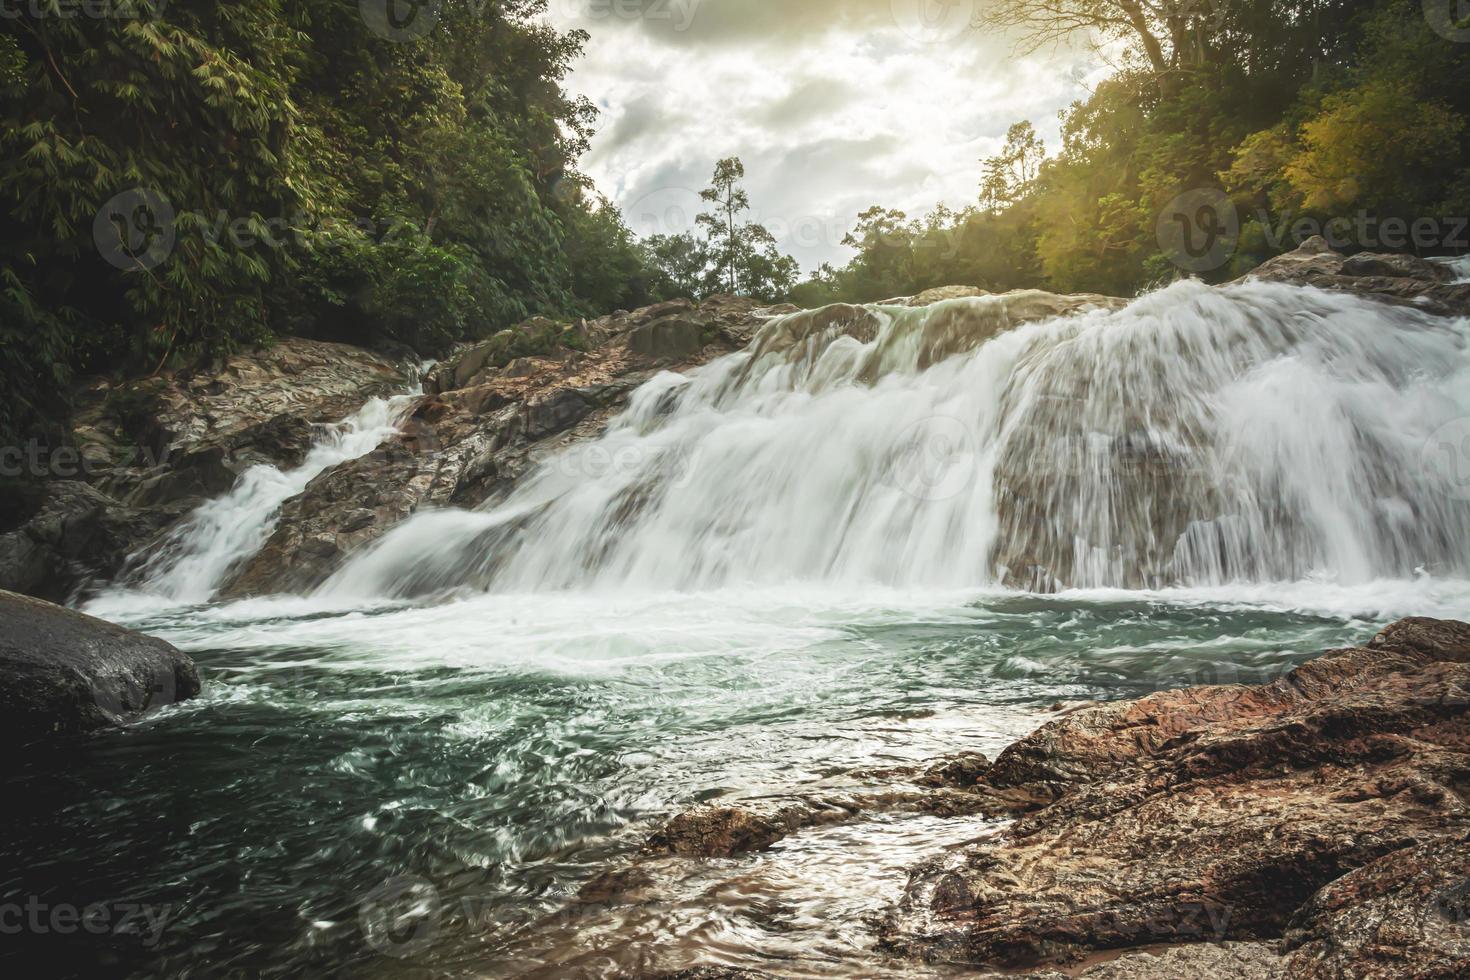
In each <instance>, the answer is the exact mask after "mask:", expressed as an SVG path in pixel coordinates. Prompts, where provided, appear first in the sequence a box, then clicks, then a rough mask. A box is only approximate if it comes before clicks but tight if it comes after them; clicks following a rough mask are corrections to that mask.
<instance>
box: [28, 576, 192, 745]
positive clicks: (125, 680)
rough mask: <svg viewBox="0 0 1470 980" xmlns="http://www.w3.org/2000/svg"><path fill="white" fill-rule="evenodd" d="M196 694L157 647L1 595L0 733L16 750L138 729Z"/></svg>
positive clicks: (176, 660)
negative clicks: (60, 738)
mask: <svg viewBox="0 0 1470 980" xmlns="http://www.w3.org/2000/svg"><path fill="white" fill-rule="evenodd" d="M198 693H199V673H198V671H197V670H196V669H195V667H194V663H193V661H192V660H190V659H189V658H188V657H187V656H185V655H184V654H182V653H180V652H179V651H178V650H176V649H174V648H173V647H172V646H170V645H169V644H167V643H165V642H163V641H162V640H157V639H154V638H153V637H149V636H143V635H142V634H140V633H134V632H132V631H131V630H126V629H123V628H122V627H121V626H114V625H112V624H111V623H104V622H102V621H101V620H99V619H93V618H92V617H90V616H83V615H82V614H80V613H75V612H72V611H71V610H68V609H62V608H61V607H59V606H53V605H51V604H50V603H48V602H41V601H40V600H37V599H29V598H26V597H24V596H18V595H14V594H12V593H9V592H0V731H3V732H4V733H5V734H6V735H7V736H8V737H10V738H11V739H18V740H19V741H21V742H29V741H34V740H36V739H41V738H45V737H48V736H52V735H72V734H80V733H84V732H89V731H93V730H95V729H99V728H104V727H108V726H110V725H114V724H120V723H126V722H131V721H136V720H137V719H138V718H141V717H142V716H143V715H145V714H147V713H148V712H150V711H152V710H154V709H157V708H161V707H164V706H166V705H170V704H175V703H177V702H180V701H186V700H188V699H189V698H192V697H194V696H195V695H197V694H198Z"/></svg>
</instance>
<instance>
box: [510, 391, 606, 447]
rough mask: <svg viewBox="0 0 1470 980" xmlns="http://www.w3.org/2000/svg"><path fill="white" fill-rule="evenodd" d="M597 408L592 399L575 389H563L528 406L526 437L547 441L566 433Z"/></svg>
mask: <svg viewBox="0 0 1470 980" xmlns="http://www.w3.org/2000/svg"><path fill="white" fill-rule="evenodd" d="M596 408H597V406H596V404H595V403H594V402H593V401H592V399H590V398H588V397H587V396H586V395H584V394H583V393H582V392H580V391H577V390H576V389H574V388H562V389H559V390H557V391H553V392H550V393H549V394H546V395H542V396H540V397H537V398H536V399H534V400H533V401H531V402H529V403H527V405H526V437H527V438H528V439H532V440H536V439H545V438H546V437H547V436H554V435H556V434H557V433H558V432H565V431H566V430H567V429H570V428H571V427H572V426H574V425H576V424H577V423H578V422H580V421H582V420H583V419H585V418H586V417H587V416H588V415H591V414H592V412H593V411H594V410H595V409H596Z"/></svg>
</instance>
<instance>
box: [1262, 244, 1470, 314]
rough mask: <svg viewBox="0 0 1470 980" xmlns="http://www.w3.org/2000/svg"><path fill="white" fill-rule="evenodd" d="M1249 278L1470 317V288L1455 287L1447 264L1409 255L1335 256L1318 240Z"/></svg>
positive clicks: (1304, 245)
mask: <svg viewBox="0 0 1470 980" xmlns="http://www.w3.org/2000/svg"><path fill="white" fill-rule="evenodd" d="M1245 278H1246V279H1262V280H1265V281H1267V282H1285V283H1292V284H1294V285H1298V286H1315V287H1317V288H1318V289H1331V290H1337V291H1339V292H1348V293H1356V294H1358V295H1361V296H1370V297H1375V298H1377V299H1381V300H1384V301H1385V302H1390V303H1399V304H1411V305H1413V306H1415V307H1417V308H1418V309H1422V310H1426V311H1428V312H1430V313H1434V314H1437V315H1440V316H1470V285H1464V284H1462V285H1454V284H1452V283H1451V281H1450V280H1452V279H1453V278H1454V277H1453V274H1452V273H1451V272H1450V270H1448V269H1446V268H1445V267H1444V266H1442V265H1439V264H1436V263H1433V262H1426V261H1424V260H1423V259H1419V258H1415V257H1414V256H1411V255H1392V254H1377V253H1368V252H1365V253H1362V254H1360V255H1355V256H1353V257H1352V258H1348V257H1347V256H1345V255H1343V254H1341V253H1340V252H1336V251H1334V250H1333V249H1332V247H1331V245H1329V244H1328V243H1327V240H1326V239H1324V238H1322V237H1321V236H1317V237H1314V238H1311V239H1309V240H1308V241H1306V242H1304V243H1303V244H1302V246H1301V247H1300V248H1298V249H1297V250H1296V251H1294V252H1288V253H1287V254H1285V255H1278V256H1277V257H1275V258H1273V259H1270V260H1268V261H1266V262H1264V263H1262V264H1261V265H1260V266H1259V267H1258V268H1257V269H1256V270H1255V271H1254V272H1252V273H1250V275H1248V276H1246V277H1245Z"/></svg>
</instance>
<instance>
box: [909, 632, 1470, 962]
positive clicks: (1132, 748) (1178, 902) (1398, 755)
mask: <svg viewBox="0 0 1470 980" xmlns="http://www.w3.org/2000/svg"><path fill="white" fill-rule="evenodd" d="M1467 641H1470V626H1467V625H1465V624H1460V623H1434V622H1431V621H1423V620H1419V621H1410V622H1407V623H1403V624H1398V625H1396V626H1395V627H1392V628H1390V629H1389V630H1386V631H1385V632H1384V633H1383V634H1380V636H1379V637H1378V638H1376V639H1375V640H1374V641H1373V643H1372V645H1371V646H1369V647H1365V648H1359V649H1350V650H1343V651H1335V652H1333V653H1330V654H1328V655H1327V656H1325V657H1323V658H1322V659H1320V660H1316V661H1313V662H1311V663H1309V664H1307V665H1305V666H1303V667H1301V668H1299V669H1297V670H1295V671H1293V672H1292V673H1291V674H1290V675H1288V676H1287V677H1285V678H1283V679H1282V680H1280V681H1277V682H1275V683H1273V684H1268V685H1263V686H1258V687H1217V688H1202V689H1194V690H1190V691H1179V692H1168V693H1165V694H1160V695H1155V696H1154V697H1152V698H1145V699H1144V700H1142V701H1139V702H1135V703H1133V704H1129V705H1116V706H1104V707H1100V708H1096V709H1091V710H1086V711H1081V712H1078V713H1076V714H1073V715H1071V716H1069V717H1068V718H1066V719H1063V720H1061V721H1058V722H1054V723H1053V724H1051V725H1048V726H1046V727H1045V728H1043V729H1041V730H1040V731H1039V732H1037V733H1036V734H1034V735H1032V736H1030V737H1028V738H1027V739H1023V740H1022V741H1021V742H1019V743H1017V745H1015V746H1013V747H1012V748H1011V749H1009V750H1007V751H1006V752H1005V753H1003V754H1002V755H1001V756H1000V757H999V758H998V759H997V760H996V763H995V765H994V767H992V769H991V770H990V772H989V773H987V774H986V777H985V779H986V781H987V782H989V783H990V784H991V785H993V786H997V787H1007V786H1012V787H1014V786H1018V785H1035V786H1040V787H1048V788H1050V789H1051V790H1052V791H1054V792H1055V794H1056V801H1055V802H1054V803H1052V804H1051V805H1050V806H1047V807H1045V808H1044V809H1041V810H1039V811H1037V812H1035V813H1033V814H1030V815H1027V816H1023V817H1021V818H1020V819H1019V820H1018V821H1017V822H1016V823H1015V824H1014V825H1013V826H1012V827H1011V828H1010V829H1009V830H1008V831H1007V832H1006V833H1005V834H1004V835H1003V836H1001V837H1000V838H998V839H997V840H995V841H993V842H987V843H985V844H982V845H979V846H977V847H973V848H968V849H965V850H963V851H961V852H959V853H954V854H951V855H947V856H945V857H943V858H938V859H935V860H934V861H932V862H931V863H929V864H927V865H926V866H924V867H922V868H919V869H917V870H916V871H915V873H914V875H913V876H912V878H911V880H910V882H909V885H908V887H907V889H906V892H905V896H904V899H903V900H902V902H901V903H900V904H899V905H898V907H897V908H896V909H895V911H894V913H893V914H892V915H891V916H890V917H889V919H888V921H887V922H886V924H885V927H884V930H883V943H884V945H885V947H886V948H888V949H890V950H891V951H894V952H896V953H901V954H903V955H909V956H917V957H921V958H926V959H944V960H947V961H959V962H965V963H969V964H973V965H976V966H991V967H1007V968H1012V967H1022V968H1024V967H1034V966H1037V965H1041V964H1067V963H1072V962H1076V961H1078V960H1079V959H1081V958H1083V957H1085V956H1087V955H1089V954H1092V953H1096V952H1098V951H1105V950H1110V949H1124V948H1131V947H1138V946H1145V945H1152V944H1160V943H1167V944H1174V943H1189V942H1221V941H1225V940H1268V939H1278V938H1280V937H1281V936H1282V935H1283V934H1284V933H1285V931H1286V929H1287V926H1288V923H1290V922H1292V921H1293V917H1294V916H1297V915H1298V910H1301V909H1304V908H1307V907H1309V903H1311V902H1313V901H1318V903H1319V904H1321V901H1320V900H1317V899H1314V896H1316V895H1317V894H1318V893H1319V891H1320V890H1322V889H1324V888H1326V887H1327V886H1329V885H1332V883H1334V882H1337V881H1338V880H1339V879H1342V878H1343V876H1344V875H1347V874H1349V873H1350V872H1353V871H1355V870H1357V869H1360V868H1365V867H1367V866H1369V865H1372V864H1374V863H1375V862H1378V861H1380V860H1383V859H1386V858H1388V857H1389V856H1390V855H1394V854H1396V853H1399V852H1412V851H1413V850H1414V849H1416V848H1424V847H1452V846H1456V845H1455V842H1459V841H1463V839H1464V838H1465V835H1466V833H1467V831H1470V804H1467V801H1466V798H1465V792H1466V790H1467V788H1470V720H1467V710H1470V657H1467V648H1466V643H1467ZM1324 907H1331V906H1330V902H1329V903H1328V905H1327V906H1324ZM1302 914H1305V915H1307V916H1308V918H1307V919H1306V920H1303V921H1304V924H1303V925H1302V926H1300V927H1299V931H1301V934H1302V937H1303V938H1302V940H1301V944H1302V945H1303V946H1305V944H1306V943H1307V942H1308V938H1309V937H1321V938H1319V939H1318V940H1317V941H1318V942H1321V943H1327V942H1328V941H1329V940H1330V938H1331V936H1332V935H1334V933H1333V931H1332V929H1330V928H1328V927H1326V926H1322V925H1318V926H1315V927H1312V926H1310V925H1307V924H1305V923H1306V922H1310V921H1312V919H1311V914H1310V913H1302ZM1339 925H1340V924H1339ZM1313 928H1315V930H1316V931H1315V932H1313V931H1312V930H1313ZM1334 928H1336V927H1334ZM1341 928H1343V929H1346V928H1347V927H1346V926H1341ZM1348 931H1349V932H1351V931H1352V930H1350V929H1349V930H1348ZM1339 945H1341V944H1339ZM1363 971H1364V972H1358V973H1352V972H1347V973H1342V972H1339V973H1323V974H1321V975H1323V976H1326V975H1334V976H1341V975H1362V976H1367V975H1372V974H1371V971H1367V968H1366V967H1364V968H1363ZM1447 975H1448V974H1447Z"/></svg>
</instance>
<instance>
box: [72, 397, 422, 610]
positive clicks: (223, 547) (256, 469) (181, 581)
mask: <svg viewBox="0 0 1470 980" xmlns="http://www.w3.org/2000/svg"><path fill="white" fill-rule="evenodd" d="M416 398H417V396H416V395H414V394H410V395H400V396H398V397H395V398H391V399H385V398H373V399H371V400H369V401H368V402H367V404H365V405H364V406H363V407H362V408H361V409H359V410H358V411H357V413H356V414H354V415H352V416H351V417H350V418H347V419H345V420H343V421H342V422H340V423H337V424H336V425H331V426H326V427H324V429H323V432H322V437H321V439H320V440H319V441H318V442H317V443H316V445H314V446H313V447H312V448H311V450H310V452H308V453H307V455H306V459H305V460H303V461H302V463H301V465H300V466H297V467H295V468H293V469H287V470H282V469H279V468H278V467H275V466H270V465H261V466H253V467H251V468H250V469H248V470H246V471H245V472H244V473H243V474H241V476H240V478H239V479H238V480H237V481H236V483H235V486H234V488H233V489H231V491H230V492H229V493H228V494H226V495H225V496H223V497H219V498H217V499H215V500H212V501H210V502H209V503H206V504H204V505H203V506H201V507H199V508H198V509H197V510H195V511H194V512H193V513H192V514H190V515H189V516H188V517H187V518H186V519H185V520H183V521H182V522H180V523H179V524H178V526H176V527H175V528H174V529H173V530H171V531H170V532H169V533H168V534H167V535H166V536H165V537H164V538H163V539H162V540H161V541H160V542H158V543H157V544H156V545H154V546H152V547H151V548H149V549H148V551H147V552H146V553H144V554H142V555H139V556H137V557H135V559H134V568H133V570H131V571H130V572H129V573H127V574H126V575H125V577H124V578H125V581H127V582H129V583H133V584H134V587H135V588H136V589H137V590H138V591H140V592H142V593H143V594H144V595H147V596H154V597H157V598H161V599H164V600H167V601H169V602H173V603H179V604H192V603H201V602H208V601H209V600H210V599H212V598H213V597H214V595H215V593H216V592H217V591H218V590H219V589H220V587H221V586H222V585H223V584H224V582H225V579H226V577H227V576H228V575H229V574H230V572H231V571H232V570H234V569H236V568H238V567H240V565H241V563H243V562H245V561H247V560H249V559H250V558H251V557H252V556H253V555H255V554H256V553H257V552H258V551H259V550H260V549H261V548H262V547H263V546H264V545H265V543H266V541H267V540H268V539H269V538H270V536H271V532H272V531H274V530H275V525H276V521H277V519H278V518H279V517H280V513H281V505H282V504H284V503H285V502H286V501H287V500H290V499H291V498H292V497H295V496H296V495H298V494H300V493H301V492H302V491H304V490H305V489H306V487H307V484H309V483H311V481H312V480H314V479H316V478H317V477H318V476H320V475H321V474H322V473H325V472H326V471H327V470H329V469H331V468H333V467H335V466H339V465H341V464H342V463H345V462H348V461H349V460H353V459H357V458H359V457H361V456H364V455H366V454H367V453H370V452H372V451H373V450H374V449H376V448H377V447H378V446H379V445H381V444H382V443H383V441H384V440H385V439H387V438H389V437H390V436H392V435H393V433H394V432H395V431H396V430H397V427H398V424H399V423H400V422H401V421H402V420H403V415H404V413H405V412H407V411H408V410H409V409H410V408H412V406H413V404H414V402H415V400H416ZM122 595H123V596H124V597H126V596H127V595H129V593H123V594H122ZM110 598H111V599H113V600H116V599H117V598H119V596H118V595H117V594H114V595H113V596H112V597H108V596H104V597H102V598H101V599H100V600H99V601H98V602H94V603H93V605H92V607H91V608H93V609H94V610H98V609H102V608H104V607H108V606H110V605H115V604H116V602H113V601H109V600H110Z"/></svg>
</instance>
